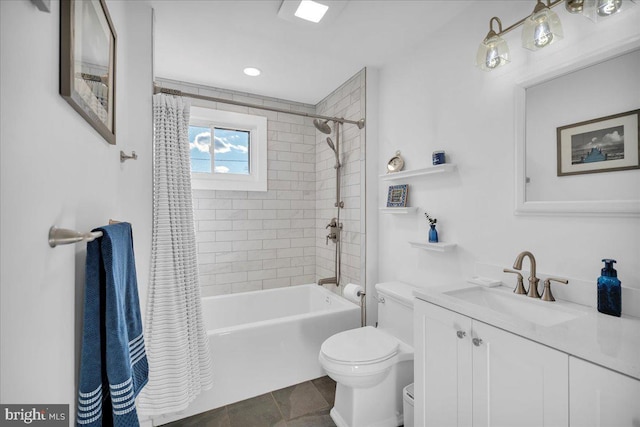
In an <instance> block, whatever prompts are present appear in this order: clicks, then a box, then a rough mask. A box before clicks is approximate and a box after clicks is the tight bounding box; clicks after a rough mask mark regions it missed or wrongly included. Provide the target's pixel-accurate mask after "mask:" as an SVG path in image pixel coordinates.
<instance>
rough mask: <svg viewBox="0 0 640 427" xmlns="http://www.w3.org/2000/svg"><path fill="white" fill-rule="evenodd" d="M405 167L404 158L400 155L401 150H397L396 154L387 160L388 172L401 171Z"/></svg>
mask: <svg viewBox="0 0 640 427" xmlns="http://www.w3.org/2000/svg"><path fill="white" fill-rule="evenodd" d="M403 168H404V159H403V158H402V157H401V156H400V151H396V154H395V156H393V157H392V158H390V159H389V162H387V173H394V172H400V171H401V170H402V169H403Z"/></svg>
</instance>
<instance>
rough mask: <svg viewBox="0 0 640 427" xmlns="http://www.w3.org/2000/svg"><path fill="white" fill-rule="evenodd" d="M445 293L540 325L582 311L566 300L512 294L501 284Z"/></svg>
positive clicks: (562, 319)
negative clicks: (561, 301) (541, 299)
mask: <svg viewBox="0 0 640 427" xmlns="http://www.w3.org/2000/svg"><path fill="white" fill-rule="evenodd" d="M445 295H449V296H452V297H454V298H459V299H461V300H463V301H466V302H469V303H471V304H475V305H479V306H482V307H484V308H487V309H489V310H492V311H494V312H497V313H500V314H502V315H507V316H510V317H514V318H517V319H521V320H526V321H528V322H531V323H535V324H537V325H541V326H553V325H557V324H559V323H563V322H566V321H569V320H572V319H575V318H577V317H579V316H581V315H583V314H584V313H582V312H581V311H578V310H575V309H573V308H570V307H567V306H566V303H565V304H563V303H560V302H558V301H556V302H546V301H540V300H537V299H534V298H529V297H527V296H526V295H515V294H513V293H512V292H511V291H510V290H508V289H504V288H503V289H500V288H481V287H474V288H466V289H459V290H455V291H450V292H445Z"/></svg>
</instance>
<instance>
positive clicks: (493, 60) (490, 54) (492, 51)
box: [484, 45, 502, 70]
mask: <svg viewBox="0 0 640 427" xmlns="http://www.w3.org/2000/svg"><path fill="white" fill-rule="evenodd" d="M501 62H502V59H501V58H500V54H499V53H498V49H497V48H496V47H495V46H494V45H491V46H489V48H488V49H487V57H486V58H485V61H484V63H485V65H486V66H487V68H489V69H492V70H493V69H494V68H496V67H499V66H500V63H501Z"/></svg>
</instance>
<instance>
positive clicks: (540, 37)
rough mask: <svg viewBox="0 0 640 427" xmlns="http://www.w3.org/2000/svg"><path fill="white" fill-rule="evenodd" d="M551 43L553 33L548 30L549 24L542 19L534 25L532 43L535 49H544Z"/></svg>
mask: <svg viewBox="0 0 640 427" xmlns="http://www.w3.org/2000/svg"><path fill="white" fill-rule="evenodd" d="M552 41H553V33H552V32H551V29H550V28H549V22H548V21H547V20H546V19H544V20H542V21H541V22H539V23H538V25H536V28H535V30H534V33H533V43H534V44H535V45H536V47H545V46H546V45H548V44H550V43H551V42H552Z"/></svg>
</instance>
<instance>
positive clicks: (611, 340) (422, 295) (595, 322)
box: [414, 284, 640, 380]
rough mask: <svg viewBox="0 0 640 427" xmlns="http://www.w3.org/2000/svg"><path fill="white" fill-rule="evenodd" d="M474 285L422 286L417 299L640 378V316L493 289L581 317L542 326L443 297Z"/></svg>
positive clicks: (500, 288) (503, 289) (501, 288)
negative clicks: (613, 314)
mask: <svg viewBox="0 0 640 427" xmlns="http://www.w3.org/2000/svg"><path fill="white" fill-rule="evenodd" d="M475 286H476V285H471V284H461V285H455V286H453V285H452V286H440V287H432V288H417V289H415V290H414V295H415V296H416V297H417V298H418V299H420V300H424V301H427V302H430V303H432V304H436V305H438V306H440V307H443V308H446V309H448V310H451V311H455V312H457V313H460V314H462V315H464V316H467V317H471V318H472V319H476V320H479V321H481V322H484V323H487V324H490V325H493V326H495V327H498V328H500V329H503V330H505V331H508V332H512V333H514V334H516V335H520V336H522V337H524V338H527V339H530V340H532V341H535V342H538V343H540V344H544V345H546V346H549V347H552V348H555V349H557V350H560V351H562V352H565V353H567V354H569V355H572V356H575V357H578V358H580V359H584V360H586V361H589V362H592V363H596V364H598V365H601V366H604V367H606V368H609V369H612V370H614V371H617V372H620V373H623V374H625V375H628V376H631V377H633V378H635V379H638V380H640V318H637V317H631V316H626V315H624V314H623V315H622V317H615V316H609V315H606V314H602V313H599V312H598V311H597V310H596V309H594V308H591V307H587V306H583V305H579V304H574V303H571V302H567V301H562V300H556V301H554V302H546V301H541V300H536V299H533V298H528V297H527V296H526V295H515V294H513V293H512V289H511V288H507V287H505V286H498V287H496V288H491V292H493V291H495V292H500V293H501V294H502V295H504V296H505V297H506V296H508V297H509V298H519V299H520V298H522V299H524V300H527V301H530V302H531V303H532V304H544V305H545V306H547V305H548V304H557V305H558V306H559V307H562V308H563V309H565V310H568V311H571V312H573V313H576V314H577V317H576V318H574V319H571V320H568V321H566V322H563V323H559V324H556V325H552V326H540V325H538V324H535V323H532V322H529V321H525V320H521V319H518V318H515V317H512V316H509V315H505V314H502V313H498V312H497V311H494V310H492V309H488V308H486V307H483V306H481V305H477V304H474V303H471V302H467V301H465V300H462V299H460V298H456V297H454V296H451V295H447V294H445V293H444V292H450V291H455V290H459V289H466V288H471V287H475Z"/></svg>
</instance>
